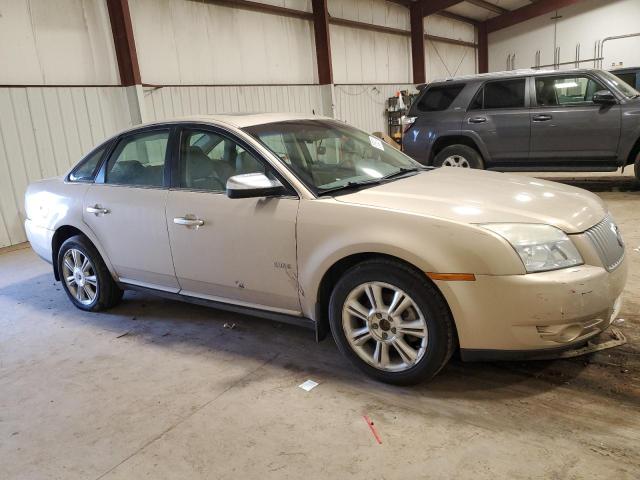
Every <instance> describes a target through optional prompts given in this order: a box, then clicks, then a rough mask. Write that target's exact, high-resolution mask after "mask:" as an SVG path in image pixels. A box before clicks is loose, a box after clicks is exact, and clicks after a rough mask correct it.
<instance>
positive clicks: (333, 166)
mask: <svg viewBox="0 0 640 480" xmlns="http://www.w3.org/2000/svg"><path fill="white" fill-rule="evenodd" d="M244 130H245V131H246V132H248V133H249V134H250V135H253V136H254V137H255V138H257V139H258V140H260V141H261V142H262V143H263V144H264V145H265V146H266V147H267V148H269V149H270V150H271V151H272V152H273V153H275V154H276V155H277V156H278V157H279V158H280V159H281V160H282V161H283V162H284V163H285V164H286V165H287V166H288V167H289V168H290V169H291V170H292V171H293V172H294V173H295V174H296V175H297V176H298V177H299V178H300V179H301V180H302V181H304V182H305V183H306V184H307V185H308V186H309V187H311V189H312V190H313V191H314V192H315V193H316V194H320V195H322V194H323V193H327V192H335V191H337V190H341V189H348V188H353V187H360V186H365V185H374V184H378V183H381V182H384V181H390V180H391V179H392V178H397V177H399V176H403V175H404V174H405V173H406V174H408V173H409V172H413V171H417V170H419V169H420V168H422V166H421V165H420V164H419V163H417V162H415V161H414V160H412V159H411V158H409V157H407V156H406V155H404V154H403V153H402V152H400V151H398V150H396V149H395V148H393V147H391V146H390V145H388V144H386V143H384V142H383V141H382V140H380V139H379V138H377V137H373V136H370V135H367V134H366V133H364V132H361V131H360V130H357V129H355V128H353V127H349V126H348V125H345V124H342V123H339V122H336V121H331V120H296V121H286V122H276V123H267V124H264V125H255V126H252V127H247V128H245V129H244Z"/></svg>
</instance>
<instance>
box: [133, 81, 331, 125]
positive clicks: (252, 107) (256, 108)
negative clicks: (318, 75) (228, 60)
mask: <svg viewBox="0 0 640 480" xmlns="http://www.w3.org/2000/svg"><path fill="white" fill-rule="evenodd" d="M320 88H321V87H320V86H318V85H286V86H273V85H271V86H233V87H162V88H147V89H145V92H144V96H145V107H146V115H147V118H148V119H149V120H162V119H167V118H175V117H180V116H183V115H191V114H206V113H234V112H235V113H237V112H247V113H248V112H297V113H314V112H315V113H316V114H321V113H322V100H321V93H320Z"/></svg>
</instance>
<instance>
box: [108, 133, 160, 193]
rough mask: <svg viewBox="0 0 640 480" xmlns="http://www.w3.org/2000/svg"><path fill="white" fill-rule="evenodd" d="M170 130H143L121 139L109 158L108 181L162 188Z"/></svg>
mask: <svg viewBox="0 0 640 480" xmlns="http://www.w3.org/2000/svg"><path fill="white" fill-rule="evenodd" d="M168 140H169V131H168V130H163V131H153V132H144V133H139V134H136V135H132V136H129V137H125V138H124V139H122V140H120V142H119V143H118V146H117V147H116V149H115V151H114V152H113V153H112V154H111V157H110V158H109V163H108V164H107V172H106V179H105V183H111V184H118V185H139V186H151V187H161V186H162V185H163V183H164V182H163V180H164V165H165V157H166V153H167V142H168Z"/></svg>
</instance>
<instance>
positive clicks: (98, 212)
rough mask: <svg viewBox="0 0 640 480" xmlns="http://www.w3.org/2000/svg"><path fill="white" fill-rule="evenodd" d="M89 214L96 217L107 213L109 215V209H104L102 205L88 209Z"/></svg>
mask: <svg viewBox="0 0 640 480" xmlns="http://www.w3.org/2000/svg"><path fill="white" fill-rule="evenodd" d="M87 213H93V214H95V215H96V216H98V215H106V214H107V213H109V209H108V208H102V207H101V206H100V205H94V206H93V207H87Z"/></svg>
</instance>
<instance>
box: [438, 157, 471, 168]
mask: <svg viewBox="0 0 640 480" xmlns="http://www.w3.org/2000/svg"><path fill="white" fill-rule="evenodd" d="M442 166H443V167H460V168H471V164H470V163H469V160H467V159H466V158H464V157H463V156H461V155H450V156H448V157H447V158H445V159H444V162H442Z"/></svg>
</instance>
